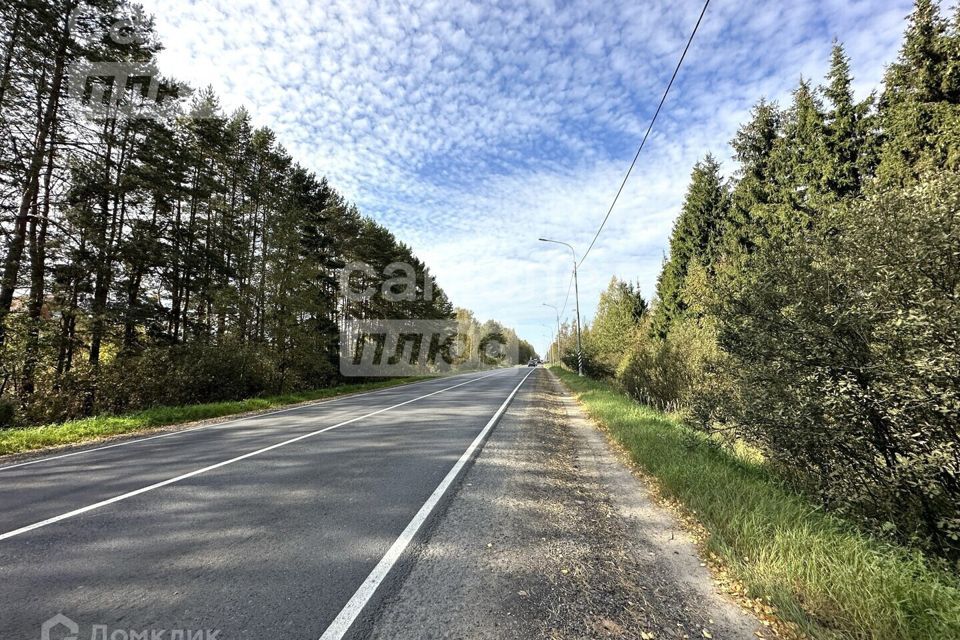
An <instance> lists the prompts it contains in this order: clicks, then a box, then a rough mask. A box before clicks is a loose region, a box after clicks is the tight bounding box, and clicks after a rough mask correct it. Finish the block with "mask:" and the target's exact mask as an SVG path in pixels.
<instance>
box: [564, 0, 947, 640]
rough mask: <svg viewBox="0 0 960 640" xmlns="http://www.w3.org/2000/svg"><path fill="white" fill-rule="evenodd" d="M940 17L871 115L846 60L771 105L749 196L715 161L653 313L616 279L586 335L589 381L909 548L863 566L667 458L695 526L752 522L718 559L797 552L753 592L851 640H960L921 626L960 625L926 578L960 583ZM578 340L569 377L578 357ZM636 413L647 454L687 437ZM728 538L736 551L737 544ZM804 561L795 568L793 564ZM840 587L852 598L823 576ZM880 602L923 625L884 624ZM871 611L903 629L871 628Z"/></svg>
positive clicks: (744, 130) (706, 458)
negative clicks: (726, 512)
mask: <svg viewBox="0 0 960 640" xmlns="http://www.w3.org/2000/svg"><path fill="white" fill-rule="evenodd" d="M939 7H940V5H939V4H938V3H937V2H933V1H931V0H917V2H916V4H915V7H914V10H913V12H912V14H911V15H910V16H909V19H908V23H907V29H906V34H905V38H904V43H903V47H902V49H901V51H900V53H899V56H898V57H897V59H896V60H894V61H893V62H892V64H891V65H890V66H889V67H888V68H887V73H886V76H885V80H884V84H883V87H882V89H881V90H880V91H879V93H878V94H876V95H873V96H870V97H868V98H867V99H865V100H863V101H858V100H856V99H855V98H854V95H853V93H852V91H851V83H852V79H851V74H850V68H849V63H848V60H847V57H846V55H845V53H844V50H843V47H842V46H841V45H840V44H836V45H835V47H834V50H833V54H832V60H831V61H830V62H831V64H830V70H829V73H828V75H827V76H826V78H825V79H824V80H823V82H822V84H820V85H815V84H813V83H811V82H809V81H807V80H803V81H801V82H800V84H799V85H798V86H797V88H796V90H795V91H794V93H793V99H792V102H791V104H789V105H786V106H783V107H782V106H780V105H777V104H773V103H771V102H768V101H764V100H761V101H760V102H759V103H758V104H757V105H756V106H755V108H754V109H753V112H752V116H751V118H750V120H749V121H748V122H746V123H745V124H743V126H742V127H741V128H740V130H739V132H738V133H737V135H736V137H735V138H734V140H733V141H732V148H733V155H734V157H735V159H736V163H737V164H736V166H737V168H736V172H735V173H734V175H733V177H732V178H729V179H727V178H724V177H723V176H722V174H721V166H720V163H719V162H718V161H717V160H716V159H714V158H713V157H712V156H710V155H707V156H706V157H705V158H704V159H703V160H701V161H700V162H699V163H697V165H696V166H695V167H694V169H693V172H692V175H691V180H690V184H689V187H688V188H687V192H686V198H685V200H684V203H683V206H682V210H681V212H680V215H679V216H678V218H677V220H676V223H675V226H674V229H673V234H672V237H671V239H670V251H669V256H668V258H667V260H666V261H665V263H664V265H663V269H662V272H661V274H660V277H659V280H658V283H657V290H656V296H655V298H654V299H653V300H652V301H650V302H649V304H648V302H647V301H646V300H644V299H643V298H642V296H641V295H640V293H639V291H638V290H637V288H636V287H634V286H632V285H630V284H629V283H625V282H621V281H619V280H617V279H614V280H613V281H612V282H611V284H610V287H609V289H608V290H607V291H606V292H605V293H604V294H603V295H602V296H601V299H600V304H599V306H598V311H597V314H596V316H595V317H594V319H593V322H592V323H591V324H590V326H589V327H586V328H585V330H584V335H583V343H584V350H585V356H586V358H585V359H586V369H587V372H588V373H589V374H590V375H591V376H592V377H594V378H597V379H602V380H606V381H608V382H610V383H611V384H613V385H615V386H616V387H617V388H618V389H621V390H622V391H623V392H625V393H626V394H629V395H630V396H631V397H632V398H633V399H634V400H636V401H638V402H639V403H641V404H644V405H648V406H650V407H654V408H657V409H661V410H669V411H674V412H677V414H678V415H680V416H681V418H682V421H683V424H685V425H687V426H688V427H689V428H691V429H695V430H697V431H698V432H700V433H702V434H705V435H709V436H710V438H711V442H715V443H720V444H719V445H718V446H721V445H722V446H726V447H727V448H728V449H733V448H735V447H736V446H738V445H741V444H744V443H745V444H746V445H748V446H749V447H750V448H751V449H752V450H755V451H757V452H759V454H760V455H761V456H762V457H763V459H764V461H765V464H764V474H768V475H769V476H770V477H773V478H775V479H776V483H777V484H782V485H783V486H785V487H789V488H790V492H791V493H782V494H776V495H778V496H781V497H782V496H787V495H793V493H797V494H801V495H803V496H805V499H808V500H809V501H810V502H811V504H813V505H816V509H817V510H818V511H819V512H822V513H828V514H830V515H831V517H836V518H838V519H842V520H843V521H844V522H847V523H850V524H851V526H856V527H857V528H858V529H859V530H861V531H863V532H865V534H868V535H869V536H872V537H874V538H876V539H882V540H884V541H887V542H889V543H891V544H895V545H901V546H903V547H904V548H905V549H910V551H904V552H903V553H902V554H901V553H899V552H898V553H894V552H893V551H890V550H887V548H886V547H876V546H871V545H872V543H870V544H867V543H865V542H864V543H863V544H864V545H866V546H863V547H862V550H861V551H857V552H856V553H854V551H852V550H851V549H853V548H854V547H855V546H856V545H860V544H861V543H860V542H856V541H858V540H866V538H857V537H852V538H846V537H844V536H845V535H846V534H844V533H842V531H843V529H842V528H841V529H836V530H835V529H834V528H832V527H834V524H830V523H833V522H834V520H832V519H822V520H821V519H817V518H819V516H817V517H816V518H814V519H813V520H810V519H804V518H802V517H801V514H802V513H803V510H804V509H807V510H810V509H811V507H803V506H802V505H803V504H804V503H802V502H797V501H796V499H794V498H790V500H788V501H787V502H786V503H785V506H783V507H782V510H781V508H780V507H776V505H775V504H774V503H775V502H777V501H778V500H780V498H779V497H778V498H777V499H776V500H773V499H769V500H768V499H767V498H764V497H763V496H768V497H769V496H770V495H773V494H770V493H769V491H768V490H766V489H765V488H764V487H766V486H767V484H766V480H763V481H762V482H761V481H760V480H756V482H757V483H759V484H756V487H755V488H756V489H757V491H759V492H760V494H759V495H758V497H756V498H754V497H751V495H750V493H749V492H744V493H743V494H738V495H739V496H740V497H739V498H738V499H737V502H736V504H734V502H733V501H732V500H730V499H728V498H727V497H726V496H727V495H728V492H733V491H734V490H735V489H737V488H738V487H743V486H747V485H745V484H744V483H746V482H747V481H748V480H749V481H750V482H754V480H750V478H752V477H753V476H751V475H750V474H747V475H742V476H741V475H739V474H740V473H741V472H740V471H737V472H736V473H734V472H733V471H731V472H730V474H732V475H729V476H728V475H727V472H725V471H724V472H722V473H721V471H722V469H725V468H726V467H725V466H724V465H726V464H727V463H726V462H724V463H722V464H721V466H720V467H716V466H715V465H717V464H720V463H717V462H716V460H717V459H723V460H726V458H716V457H711V456H714V455H716V456H720V455H721V454H719V453H717V454H709V455H708V454H707V453H702V454H696V455H694V454H692V453H689V452H687V451H686V450H685V449H684V448H682V447H676V448H675V447H672V445H671V446H667V444H661V445H659V446H662V447H667V449H666V450H665V451H662V453H663V456H664V458H665V460H663V461H661V462H660V463H656V462H655V461H653V460H651V461H649V462H650V464H651V465H654V466H653V468H654V469H659V473H660V474H669V473H680V472H679V470H677V471H670V470H669V468H667V467H656V466H655V465H656V464H661V465H680V466H683V465H686V466H689V467H690V473H691V474H699V473H704V474H705V475H704V477H705V478H707V477H709V478H711V479H710V480H709V481H704V482H702V483H699V482H698V483H694V484H691V485H689V486H686V485H683V484H682V483H684V482H687V480H682V479H681V478H680V477H679V476H678V477H677V480H676V481H677V482H678V483H681V484H680V485H677V488H676V490H677V491H678V492H680V491H682V492H683V495H684V496H685V498H684V500H685V502H688V503H689V504H690V506H691V508H694V509H696V510H697V512H698V514H700V513H710V512H711V510H712V509H713V508H714V507H711V506H710V501H711V500H717V501H719V502H718V504H717V505H715V507H716V508H720V507H722V508H723V509H728V508H729V509H733V510H734V512H737V510H738V509H741V508H751V509H753V508H755V509H756V511H752V512H749V513H751V514H753V515H748V514H747V513H743V514H742V517H743V518H746V520H744V521H743V522H742V523H740V520H739V518H740V516H738V520H737V522H738V523H740V524H733V525H729V526H731V527H733V528H732V529H730V531H732V533H730V534H729V535H725V536H724V537H722V538H720V540H723V542H722V543H720V542H718V543H717V544H726V545H731V548H736V549H738V550H739V551H738V553H737V554H734V553H731V554H730V555H731V558H733V560H734V561H735V562H736V561H737V560H736V556H737V555H738V554H739V552H742V553H743V555H748V556H750V557H751V558H753V557H754V554H753V553H750V552H749V551H747V546H746V545H747V543H749V544H753V543H754V542H760V541H762V539H763V538H764V536H767V537H770V538H771V539H772V540H773V542H777V541H779V540H781V539H783V540H784V542H783V544H784V546H782V547H767V548H768V549H769V551H768V553H770V554H774V555H773V557H771V558H770V559H768V560H767V561H765V562H764V563H763V564H762V565H754V564H752V563H751V564H745V565H743V567H742V572H743V573H744V574H747V575H748V577H749V572H750V571H761V568H762V567H764V566H769V567H774V568H777V570H778V571H781V574H780V577H779V578H778V579H777V580H778V582H775V583H771V585H775V588H774V586H771V587H770V588H769V589H768V591H769V590H774V591H775V590H776V589H787V590H788V591H789V586H790V580H793V581H795V582H796V584H797V585H800V586H802V585H804V584H808V583H809V585H811V586H809V587H802V588H800V587H798V589H799V591H797V593H798V594H801V596H802V602H803V604H804V606H805V607H807V608H808V609H809V610H811V611H814V612H815V613H816V615H819V616H822V617H823V618H824V619H826V620H834V619H836V620H839V621H841V622H842V624H843V625H844V628H845V629H847V630H848V631H849V630H852V629H855V628H856V625H858V624H862V625H864V627H865V628H868V629H878V630H879V629H881V628H887V629H891V630H896V629H901V630H903V629H912V630H914V632H913V633H914V635H912V636H910V635H909V634H907V632H906V631H902V632H901V631H898V632H897V633H901V635H900V636H897V635H884V634H883V633H879V632H878V633H879V635H874V636H873V637H960V634H958V633H957V631H956V627H950V629H952V630H953V633H948V634H945V635H944V634H934V633H931V634H929V635H924V634H922V633H919V632H917V630H919V629H923V628H924V626H923V625H922V624H920V623H919V622H916V621H917V620H920V619H923V615H922V613H921V611H920V609H919V608H917V607H919V606H920V605H919V603H920V602H927V603H928V604H929V606H930V607H931V610H932V611H939V612H941V613H942V612H944V611H946V610H951V611H954V612H955V611H956V609H955V607H956V601H955V599H952V598H953V597H954V596H953V595H950V594H952V593H953V592H948V591H945V590H943V589H934V588H933V587H932V586H931V585H934V584H935V581H931V580H932V578H929V577H924V576H929V575H932V574H928V573H926V572H927V570H926V569H924V568H923V567H925V566H927V564H926V562H927V561H926V560H924V558H926V559H929V562H930V563H932V564H940V563H941V562H942V563H945V564H947V565H949V566H950V567H952V569H953V571H954V572H957V573H960V251H958V247H960V135H958V133H960V8H957V9H955V11H956V12H957V13H956V15H955V16H953V18H952V19H949V20H948V19H947V18H945V17H944V16H943V15H941V13H940V8H939ZM560 340H561V343H562V346H563V350H562V351H563V353H564V356H563V360H564V362H565V363H566V365H567V366H568V367H572V366H573V365H574V364H575V362H576V355H575V353H574V352H573V351H572V349H573V344H574V340H573V337H572V335H571V334H570V332H569V331H567V332H566V333H565V334H564V335H561V338H560ZM618 406H619V405H618ZM624 406H626V405H624ZM624 411H626V409H624ZM636 411H638V412H639V411H640V410H639V409H636ZM631 415H634V416H635V417H636V416H641V415H642V416H647V417H645V418H643V420H641V421H640V422H641V423H642V424H643V425H646V426H645V427H644V429H645V430H647V431H649V434H648V435H649V440H650V442H648V443H646V444H645V445H644V446H645V447H646V446H657V445H656V443H655V437H654V436H655V435H656V433H657V429H654V428H653V426H654V425H657V424H659V425H660V426H663V427H664V429H663V437H664V438H667V439H670V438H675V437H677V436H676V430H677V429H679V427H678V426H676V425H675V424H673V423H670V422H669V421H666V420H664V419H660V418H657V419H654V417H653V416H654V414H648V413H635V414H631ZM667 426H669V429H668V428H667ZM647 431H645V433H646V432H647ZM671 434H673V435H671ZM637 437H639V436H637ZM670 456H673V458H670ZM667 458H669V459H667ZM702 465H705V466H704V468H701V466H702ZM710 465H714V466H712V467H711V466H710ZM707 467H709V469H713V471H710V470H709V469H707ZM714 472H716V473H715V474H714ZM710 474H714V475H712V476H711V475H710ZM671 482H672V481H671ZM690 482H691V483H693V482H694V481H693V480H692V476H691V480H690ZM728 483H729V484H728ZM698 492H702V495H701V496H699V497H698V496H697V494H698ZM756 501H759V502H756ZM767 503H769V504H767ZM751 505H753V506H751ZM791 505H793V506H791ZM775 507H776V508H775ZM784 510H785V511H784ZM712 518H713V519H712V520H711V522H712V523H713V526H714V527H716V528H718V531H719V529H720V528H723V527H726V526H728V525H727V524H724V522H723V521H722V519H721V518H720V516H719V515H717V516H715V517H712ZM750 518H755V521H754V522H753V524H750ZM838 521H839V520H838ZM786 523H793V524H790V525H789V527H788V526H787V524H786ZM817 523H819V524H817ZM751 526H753V527H757V528H758V529H757V531H750V530H748V529H749V527H751ZM824 527H826V528H824ZM837 532H840V533H837ZM791 537H792V538H794V540H793V542H789V544H788V543H787V541H786V539H787V538H791ZM734 545H741V546H738V547H734ZM833 546H835V547H836V548H835V550H834V551H831V550H830V549H831V547H833ZM857 548H860V547H857ZM878 549H880V550H878ZM821 550H822V552H821ZM787 551H789V552H790V553H794V552H795V553H796V554H797V555H796V556H795V557H788V556H787V555H784V556H783V557H782V558H780V557H777V556H776V554H778V553H782V554H786V553H787ZM891 554H893V555H891ZM841 556H842V557H843V558H844V559H842V560H839V559H837V558H840V557H841ZM865 558H873V560H871V561H870V562H867V561H866V560H865ZM910 558H912V560H909V561H908V560H907V559H910ZM836 563H839V564H836ZM881 566H886V567H887V569H883V570H882V571H881V570H880V569H879V568H878V567H881ZM752 567H756V568H752ZM825 567H830V571H833V572H836V573H835V575H836V577H837V581H835V582H833V580H834V578H828V577H822V578H821V577H817V576H819V575H820V574H821V573H822V572H823V571H825V570H826V569H825ZM911 567H912V568H911ZM764 570H765V569H764ZM911 572H912V573H911ZM913 574H916V575H915V579H916V580H918V582H916V583H912V582H910V580H908V579H907V578H906V576H907V575H913ZM788 575H789V576H790V578H789V580H788ZM761 578H763V576H762V575H760V574H758V575H756V576H754V577H753V578H752V579H753V580H754V581H755V582H757V583H760V582H762V580H761ZM840 578H842V580H840ZM912 579H914V578H911V580H912ZM881 582H885V583H886V586H882V587H881V585H880V583H881ZM816 585H820V586H816ZM828 585H829V586H828ZM911 585H912V586H911ZM908 587H909V588H908ZM901 588H902V589H904V591H903V592H902V593H900V592H899V591H898V590H899V589H901ZM873 589H875V590H873ZM908 591H911V593H908ZM827 593H833V594H834V595H833V596H830V597H826V596H825V595H824V594H827ZM877 594H880V595H877ZM798 597H800V596H798ZM916 598H920V599H919V600H917V599H916ZM938 598H940V599H942V601H941V602H938V601H937V599H938ZM855 599H859V600H862V601H863V603H864V604H863V605H862V606H863V607H864V608H863V609H860V610H857V609H856V608H855V607H854V600H855ZM874 600H876V601H877V602H886V603H893V602H894V601H897V602H900V601H902V602H903V603H904V604H903V606H904V607H905V608H904V609H899V608H894V609H890V610H888V611H886V612H884V611H883V610H882V609H878V608H877V607H879V605H876V604H871V603H872V602H874ZM842 602H845V603H846V604H843V608H837V607H840V606H841V603H842ZM909 603H913V604H909ZM884 606H886V605H884ZM889 606H893V605H892V604H890V605H889ZM899 606H900V605H897V607H899ZM868 611H873V612H875V613H876V614H877V615H880V614H882V616H881V617H882V619H883V620H884V621H885V622H883V624H884V625H889V626H887V627H880V626H876V625H873V624H872V623H869V622H868V621H867V620H866V618H865V617H864V616H865V615H866V613H867V612H868ZM897 611H899V612H900V613H896V612H897ZM901 614H902V615H903V616H904V617H903V620H902V622H897V623H894V622H892V621H893V619H894V617H896V616H899V615H901ZM878 624H879V623H878ZM898 625H902V626H898ZM917 625H919V626H917ZM930 629H931V630H932V629H933V627H930ZM940 629H941V630H942V629H946V627H940ZM890 633H891V634H893V631H890ZM904 634H906V635H904ZM853 635H855V636H856V635H858V634H853Z"/></svg>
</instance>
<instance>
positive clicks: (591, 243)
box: [579, 0, 710, 265]
mask: <svg viewBox="0 0 960 640" xmlns="http://www.w3.org/2000/svg"><path fill="white" fill-rule="evenodd" d="M708 6H710V0H706V2H704V3H703V10H702V11H700V17H699V18H697V24H696V25H695V26H694V27H693V32H692V33H691V34H690V38H689V39H688V40H687V46H685V47H684V48H683V53H682V54H681V55H680V61H679V62H677V66H676V68H675V69H674V70H673V75H672V76H671V77H670V82H669V83H667V88H666V90H665V91H664V92H663V97H662V98H660V104H659V105H657V110H656V112H655V113H654V114H653V119H651V120H650V126H648V127H647V132H646V133H645V134H643V140H642V141H641V142H640V148H639V149H637V153H636V155H634V156H633V162H631V163H630V168H629V169H627V175H625V176H623V182H621V183H620V188H619V189H617V195H615V196H614V197H613V202H612V203H611V204H610V208H609V209H607V215H605V216H604V217H603V222H601V223H600V228H599V229H597V232H596V233H595V234H594V236H593V240H591V241H590V246H589V247H587V250H586V252H585V253H584V254H583V257H581V258H580V262H579V264H580V265H582V264H583V261H584V260H586V259H587V256H588V255H589V254H590V250H591V249H593V245H594V244H595V243H596V241H597V238H599V237H600V232H601V231H603V227H604V225H606V224H607V220H609V219H610V214H611V213H613V208H614V207H615V206H616V204H617V200H618V199H619V198H620V194H621V193H623V188H624V187H625V186H626V184H627V179H629V178H630V174H631V173H632V172H633V167H634V166H636V164H637V158H639V157H640V152H641V151H643V147H644V145H645V144H646V143H647V138H649V137H650V132H651V131H652V130H653V124H654V123H655V122H656V121H657V116H659V115H660V110H661V109H662V108H663V103H664V102H666V100H667V95H668V94H669V93H670V88H671V87H672V86H673V81H674V80H676V79H677V74H678V73H679V72H680V65H682V64H683V59H684V58H686V57H687V51H689V50H690V44H691V43H692V42H693V37H694V36H695V35H697V30H698V29H699V28H700V23H701V22H702V21H703V16H704V14H706V13H707V7H708Z"/></svg>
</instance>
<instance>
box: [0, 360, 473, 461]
mask: <svg viewBox="0 0 960 640" xmlns="http://www.w3.org/2000/svg"><path fill="white" fill-rule="evenodd" d="M466 375H471V374H470V373H461V374H457V375H455V376H446V377H441V378H433V379H431V380H421V381H419V382H411V383H409V384H398V385H396V386H393V387H386V388H383V389H374V390H373V391H363V392H360V393H349V394H346V395H343V396H337V397H333V398H321V399H319V400H313V401H310V402H306V403H300V404H297V405H296V406H293V407H286V408H285V409H276V410H274V411H267V412H264V413H258V414H255V415H252V416H243V417H241V418H233V419H231V420H224V421H223V422H213V423H211V424H202V425H199V426H197V427H190V428H189V429H179V430H177V431H170V432H168V433H161V434H158V435H155V436H147V437H146V438H133V439H131V440H124V441H123V442H117V443H115V444H108V445H104V446H102V447H92V448H90V449H81V450H80V451H72V452H70V453H63V454H60V455H57V456H44V457H42V458H37V459H36V460H27V461H26V462H17V463H16V464H9V465H5V466H0V473H2V472H4V471H6V470H7V469H16V468H17V467H26V466H28V465H32V464H39V463H41V462H50V461H52V460H60V459H61V458H70V457H72V456H79V455H81V454H83V453H93V452H94V451H103V450H104V449H113V448H114V447H123V446H126V445H128V444H137V443H138V442H146V441H147V440H156V439H157V438H167V437H169V436H177V435H180V434H182V433H190V432H191V431H199V430H200V429H209V428H211V427H223V426H226V425H228V424H234V423H236V422H242V421H244V420H251V419H253V418H262V417H265V416H273V415H276V414H278V413H287V412H289V411H296V410H297V409H306V408H308V407H315V406H318V405H324V404H331V403H333V402H337V401H339V400H349V399H351V398H359V397H361V396H369V395H371V394H374V393H384V392H387V391H395V390H397V389H402V388H405V387H412V386H414V385H418V384H425V383H428V382H436V381H437V380H443V379H446V378H448V377H449V378H459V377H460V376H466ZM209 419H210V420H216V418H209ZM164 426H166V427H170V426H174V425H162V426H160V427H158V428H160V429H162V428H163V427H164ZM117 435H123V434H117ZM24 453H25V454H29V453H37V454H40V450H39V449H38V450H37V451H34V452H30V451H25V452H24Z"/></svg>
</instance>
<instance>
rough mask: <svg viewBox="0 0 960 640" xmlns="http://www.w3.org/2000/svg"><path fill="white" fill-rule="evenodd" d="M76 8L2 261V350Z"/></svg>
mask: <svg viewBox="0 0 960 640" xmlns="http://www.w3.org/2000/svg"><path fill="white" fill-rule="evenodd" d="M76 5H77V3H76V2H75V1H73V2H68V3H67V6H66V11H65V13H64V19H63V20H64V21H63V27H62V29H61V33H60V42H59V45H58V47H57V53H56V57H55V61H54V70H53V81H52V83H51V85H50V95H49V96H48V98H47V103H46V107H45V109H44V112H43V118H42V119H41V121H40V126H39V127H38V129H37V135H36V137H35V140H34V146H33V150H32V152H31V157H30V164H29V166H28V168H27V173H26V175H25V180H24V182H25V185H26V186H25V187H24V190H23V194H22V195H21V198H20V206H19V209H18V212H17V218H16V222H15V224H14V230H13V237H12V238H11V240H10V246H9V247H8V249H7V255H6V257H5V258H4V262H3V276H2V278H0V347H2V346H3V344H4V343H5V341H6V324H7V316H8V315H10V308H11V307H12V306H13V296H14V293H15V291H16V289H17V278H18V276H19V275H20V261H21V259H22V258H23V247H24V244H25V241H26V235H27V221H28V220H29V217H30V209H31V207H32V206H33V202H34V200H35V199H36V197H37V193H38V191H39V189H40V172H41V170H42V169H43V160H44V158H45V157H46V155H47V154H46V152H47V141H48V140H49V139H50V133H51V131H52V129H53V124H54V121H55V119H56V115H57V108H58V106H59V103H60V100H59V98H60V91H61V90H62V88H63V75H64V69H65V67H66V59H67V44H68V42H69V40H70V14H72V13H73V10H74V8H75V7H76Z"/></svg>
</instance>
